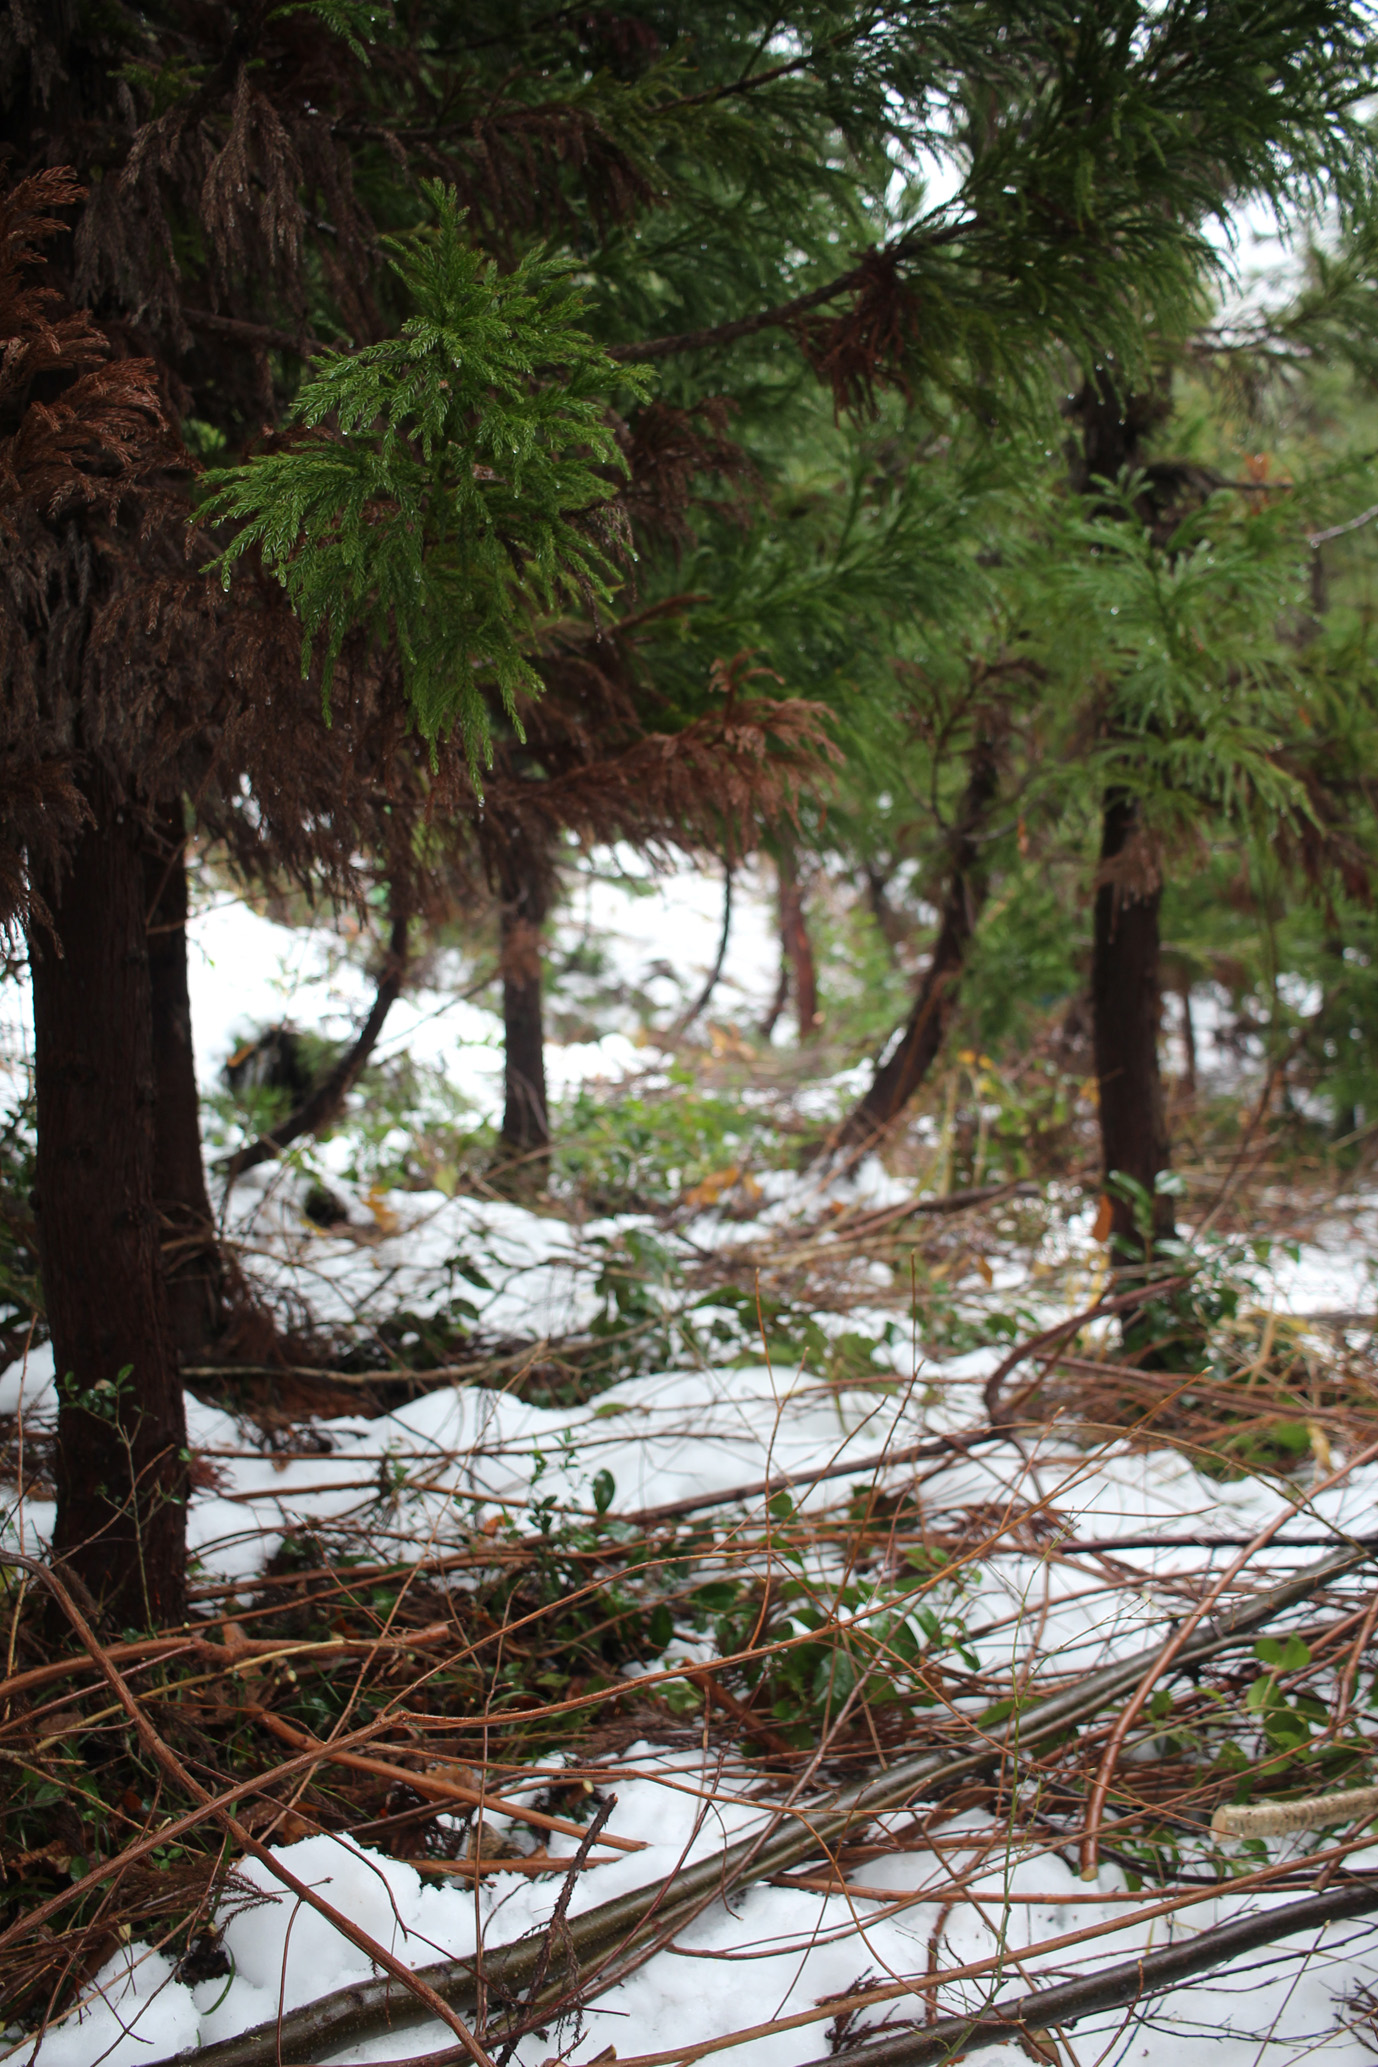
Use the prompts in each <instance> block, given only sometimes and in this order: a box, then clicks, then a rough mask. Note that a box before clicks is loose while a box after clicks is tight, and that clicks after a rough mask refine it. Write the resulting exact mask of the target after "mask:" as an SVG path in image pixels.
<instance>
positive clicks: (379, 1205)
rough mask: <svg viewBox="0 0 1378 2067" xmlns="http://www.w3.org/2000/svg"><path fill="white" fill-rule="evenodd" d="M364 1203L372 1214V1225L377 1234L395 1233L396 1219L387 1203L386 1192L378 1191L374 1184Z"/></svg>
mask: <svg viewBox="0 0 1378 2067" xmlns="http://www.w3.org/2000/svg"><path fill="white" fill-rule="evenodd" d="M364 1204H365V1205H366V1206H367V1207H368V1210H369V1212H370V1213H371V1214H372V1215H373V1220H374V1225H375V1226H376V1227H377V1229H378V1232H379V1234H382V1235H388V1234H396V1232H397V1228H398V1219H397V1215H396V1214H395V1213H394V1212H393V1210H392V1207H391V1206H390V1205H389V1204H388V1200H387V1193H386V1192H384V1191H380V1190H379V1188H378V1186H377V1185H376V1184H375V1185H374V1186H373V1187H372V1188H371V1189H370V1191H369V1193H368V1196H367V1197H366V1198H365V1200H364Z"/></svg>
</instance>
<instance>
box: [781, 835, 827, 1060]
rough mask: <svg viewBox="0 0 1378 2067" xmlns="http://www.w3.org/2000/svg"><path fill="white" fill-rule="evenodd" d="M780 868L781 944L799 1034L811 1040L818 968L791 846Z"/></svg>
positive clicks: (783, 849) (814, 1028)
mask: <svg viewBox="0 0 1378 2067" xmlns="http://www.w3.org/2000/svg"><path fill="white" fill-rule="evenodd" d="M777 872H778V875H779V879H780V946H781V948H782V949H783V951H784V956H785V961H786V963H787V965H788V967H789V972H790V976H791V979H792V981H793V985H794V1015H795V1018H796V1019H797V1020H798V1022H799V1038H800V1040H801V1041H811V1040H812V1039H813V1038H814V1036H815V1034H816V1033H817V1032H818V1026H819V1018H818V971H817V969H816V968H815V966H814V959H813V943H812V941H811V940H810V939H809V929H808V924H807V922H806V920H805V918H804V893H803V890H802V888H801V887H800V882H799V871H798V869H797V868H796V866H795V861H794V855H793V854H792V852H791V851H790V849H789V848H788V847H787V846H782V847H781V849H780V856H779V861H778V863H777Z"/></svg>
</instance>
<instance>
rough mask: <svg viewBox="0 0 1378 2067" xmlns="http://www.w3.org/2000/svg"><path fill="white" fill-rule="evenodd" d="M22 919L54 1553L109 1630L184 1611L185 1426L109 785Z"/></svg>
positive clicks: (146, 1058)
mask: <svg viewBox="0 0 1378 2067" xmlns="http://www.w3.org/2000/svg"><path fill="white" fill-rule="evenodd" d="M88 801H89V802H90V805H91V808H92V812H93V818H94V823H93V824H91V825H90V826H88V827H87V828H86V830H85V831H84V832H83V834H82V836H81V838H80V840H79V841H78V843H77V846H76V850H75V852H74V854H73V856H72V859H71V864H70V866H69V867H68V869H67V870H66V872H65V874H64V875H63V877H62V879H61V880H60V881H59V882H57V883H55V884H53V885H51V886H50V887H49V889H48V892H47V894H48V901H49V905H50V908H51V912H52V918H53V924H54V927H55V930H56V936H57V937H56V939H53V938H52V937H51V936H50V935H48V934H47V933H46V932H44V931H43V930H42V929H41V928H40V927H38V926H35V927H34V929H33V932H32V935H31V938H30V955H31V962H32V971H33V1001H34V1054H35V1064H36V1076H37V1090H38V1158H37V1176H38V1224H39V1239H40V1247H41V1252H42V1267H43V1289H44V1298H45V1301H46V1304H47V1311H48V1321H49V1325H50V1327H51V1329H52V1337H53V1353H54V1357H55V1360H56V1366H57V1374H58V1385H59V1394H60V1404H59V1410H58V1429H57V1459H56V1479H57V1522H56V1527H55V1530H54V1536H53V1552H54V1555H55V1556H56V1557H58V1558H59V1559H61V1560H62V1561H63V1562H64V1563H65V1564H66V1565H67V1566H68V1567H70V1568H71V1569H72V1570H74V1571H75V1572H76V1573H77V1575H78V1576H79V1577H80V1579H81V1580H82V1581H83V1582H84V1583H85V1585H86V1587H87V1589H88V1591H89V1592H90V1593H91V1595H92V1596H93V1598H94V1599H95V1600H96V1601H97V1602H99V1603H100V1605H101V1607H102V1609H103V1611H104V1613H105V1614H106V1615H107V1616H108V1617H109V1618H110V1619H111V1620H113V1621H114V1622H117V1623H123V1624H125V1625H126V1626H127V1625H131V1624H140V1625H148V1624H151V1623H159V1622H168V1621H178V1620H180V1619H181V1618H182V1616H183V1615H184V1613H185V1608H186V1494H187V1465H186V1420H185V1415H184V1411H183V1401H182V1388H181V1384H180V1382H179V1379H178V1374H177V1361H176V1357H175V1354H174V1351H173V1345H172V1335H171V1329H170V1325H169V1320H168V1308H167V1298H166V1293H165V1291H164V1286H163V1275H162V1261H161V1256H160V1253H159V1243H158V1224H157V1216H156V1212H155V1207H154V1166H155V1149H154V1100H155V1092H154V1083H153V1030H152V1009H151V1000H150V989H149V969H148V946H147V933H146V928H145V924H144V873H143V855H142V848H141V842H140V838H139V833H138V829H137V826H136V824H135V821H134V818H133V815H132V813H131V812H130V811H128V810H126V809H122V808H120V807H119V806H118V805H117V803H116V800H115V798H114V796H113V793H112V791H111V789H110V786H109V784H108V783H107V782H106V781H105V780H104V779H103V778H99V777H97V778H94V779H93V780H92V781H91V782H90V784H89V786H88Z"/></svg>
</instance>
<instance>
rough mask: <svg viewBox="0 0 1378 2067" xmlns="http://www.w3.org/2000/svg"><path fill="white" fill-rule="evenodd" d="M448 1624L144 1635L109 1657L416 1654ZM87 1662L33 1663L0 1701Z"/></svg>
mask: <svg viewBox="0 0 1378 2067" xmlns="http://www.w3.org/2000/svg"><path fill="white" fill-rule="evenodd" d="M453 1633H454V1632H453V1630H452V1628H451V1625H450V1624H449V1623H448V1622H433V1623H430V1624H428V1626H427V1627H426V1628H425V1629H418V1630H414V1631H413V1632H412V1634H411V1635H410V1636H408V1637H389V1638H387V1639H386V1640H384V1641H383V1642H382V1643H381V1645H380V1644H379V1642H378V1640H377V1639H374V1638H371V1637H362V1636H335V1637H324V1638H317V1639H315V1640H312V1639H309V1638H303V1639H301V1640H300V1641H296V1642H288V1641H284V1640H282V1639H280V1638H275V1637H269V1636H265V1637H245V1638H244V1639H243V1640H242V1642H241V1643H239V1644H238V1645H236V1646H235V1647H234V1648H233V1649H231V1648H230V1647H229V1646H227V1645H224V1644H213V1643H211V1642H210V1641H209V1639H208V1638H206V1637H201V1636H173V1637H145V1638H143V1639H141V1640H140V1641H138V1642H136V1643H127V1644H111V1645H110V1646H109V1649H108V1652H107V1655H108V1656H109V1658H110V1660H111V1662H112V1663H115V1662H118V1663H120V1664H122V1665H127V1664H133V1663H135V1662H136V1661H138V1660H147V1661H149V1662H150V1663H152V1662H157V1663H159V1664H164V1665H165V1664H168V1663H170V1662H171V1660H173V1659H174V1658H178V1657H181V1656H183V1655H189V1656H191V1657H194V1658H196V1659H197V1660H198V1662H208V1663H211V1664H223V1665H232V1664H235V1663H237V1662H238V1661H239V1660H240V1659H243V1658H260V1657H266V1656H268V1655H269V1654H272V1655H273V1656H275V1657H283V1656H286V1655H287V1654H288V1653H289V1652H290V1654H291V1655H292V1656H293V1657H298V1656H299V1655H300V1654H301V1653H302V1652H303V1651H311V1652H315V1653H318V1654H322V1655H324V1654H325V1653H332V1654H338V1653H339V1652H341V1651H344V1652H349V1651H368V1650H374V1649H378V1648H382V1649H386V1650H403V1651H407V1650H420V1649H422V1648H423V1647H424V1646H426V1645H429V1644H433V1643H439V1642H440V1641H441V1640H442V1639H443V1638H444V1637H447V1636H451V1635H453ZM92 1669H93V1668H92V1665H91V1660H90V1659H89V1658H55V1659H54V1660H53V1662H52V1663H51V1664H50V1665H34V1666H31V1667H30V1669H29V1670H28V1671H27V1672H17V1673H15V1675H14V1677H13V1678H12V1679H6V1680H0V1698H7V1697H8V1696H10V1695H13V1694H18V1693H25V1692H28V1691H30V1690H31V1689H32V1688H34V1687H44V1686H51V1685H52V1684H53V1683H54V1682H55V1681H56V1680H61V1679H70V1678H71V1677H72V1675H73V1673H76V1672H88V1671H91V1670H92Z"/></svg>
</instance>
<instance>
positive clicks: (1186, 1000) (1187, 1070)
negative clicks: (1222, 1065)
mask: <svg viewBox="0 0 1378 2067" xmlns="http://www.w3.org/2000/svg"><path fill="white" fill-rule="evenodd" d="M1177 1001H1178V1003H1179V1004H1180V1005H1181V1007H1182V1057H1183V1062H1184V1068H1183V1072H1182V1088H1183V1090H1184V1091H1185V1092H1186V1094H1187V1096H1188V1098H1195V1096H1196V1022H1195V1020H1194V1019H1193V1018H1192V1016H1191V978H1190V977H1189V976H1184V977H1183V978H1182V981H1181V983H1180V984H1179V985H1178V987H1177Z"/></svg>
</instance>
